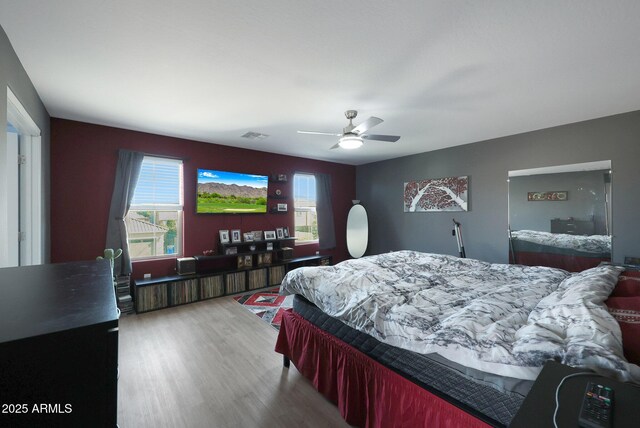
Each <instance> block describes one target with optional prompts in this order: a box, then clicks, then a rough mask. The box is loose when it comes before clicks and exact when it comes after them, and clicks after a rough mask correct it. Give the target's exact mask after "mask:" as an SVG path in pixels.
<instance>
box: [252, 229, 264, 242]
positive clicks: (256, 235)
mask: <svg viewBox="0 0 640 428" xmlns="http://www.w3.org/2000/svg"><path fill="white" fill-rule="evenodd" d="M251 233H253V240H254V241H262V231H261V230H254V231H253V232H251Z"/></svg>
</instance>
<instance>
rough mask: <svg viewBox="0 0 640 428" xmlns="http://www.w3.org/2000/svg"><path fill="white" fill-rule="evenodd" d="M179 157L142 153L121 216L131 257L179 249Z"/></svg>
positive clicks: (177, 252)
mask: <svg viewBox="0 0 640 428" xmlns="http://www.w3.org/2000/svg"><path fill="white" fill-rule="evenodd" d="M182 203H183V196H182V161H180V160H174V159H164V158H156V157H151V156H145V157H144V160H143V161H142V169H141V170H140V177H139V178H138V183H137V184H136V189H135V191H134V193H133V200H132V202H131V208H130V209H129V212H128V213H127V216H126V217H125V223H126V225H127V239H128V242H129V254H130V255H131V259H146V258H153V257H161V256H176V255H180V254H181V252H182V248H181V244H182Z"/></svg>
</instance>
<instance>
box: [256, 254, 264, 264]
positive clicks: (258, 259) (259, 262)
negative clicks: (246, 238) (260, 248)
mask: <svg viewBox="0 0 640 428" xmlns="http://www.w3.org/2000/svg"><path fill="white" fill-rule="evenodd" d="M262 256H263V254H258V255H257V256H256V264H257V265H258V266H262V265H263V264H264V261H263V259H262Z"/></svg>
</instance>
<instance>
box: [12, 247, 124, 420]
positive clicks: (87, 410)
mask: <svg viewBox="0 0 640 428" xmlns="http://www.w3.org/2000/svg"><path fill="white" fill-rule="evenodd" d="M117 372H118V312H117V308H116V300H115V292H114V289H113V280H112V278H111V268H110V267H109V262H108V261H107V260H101V261H87V262H74V263H61V264H48V265H40V266H27V267H19V268H4V269H0V405H1V406H2V407H1V408H0V426H3V427H4V426H11V427H44V426H46V427H57V426H60V427H81V426H82V427H111V428H113V427H115V426H116V417H117V411H116V410H117V376H118V374H117Z"/></svg>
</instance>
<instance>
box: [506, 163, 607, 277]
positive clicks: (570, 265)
mask: <svg viewBox="0 0 640 428" xmlns="http://www.w3.org/2000/svg"><path fill="white" fill-rule="evenodd" d="M611 175H612V174H611V161H599V162H587V163H580V164H571V165H559V166H553V167H548V168H534V169H527V170H518V171H509V261H510V262H511V263H517V264H524V265H529V266H550V267H557V268H561V269H565V270H568V271H571V272H579V271H582V270H584V269H588V268H590V267H593V266H597V265H598V264H599V263H600V262H602V261H611V178H612V177H611Z"/></svg>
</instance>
